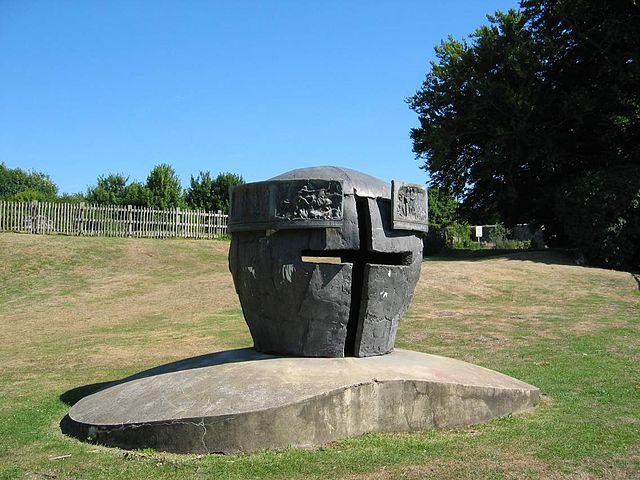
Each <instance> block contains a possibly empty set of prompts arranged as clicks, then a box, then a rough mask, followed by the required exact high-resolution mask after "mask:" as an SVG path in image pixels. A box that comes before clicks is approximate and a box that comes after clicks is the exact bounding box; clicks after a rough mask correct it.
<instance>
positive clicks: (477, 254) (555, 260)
mask: <svg viewBox="0 0 640 480" xmlns="http://www.w3.org/2000/svg"><path fill="white" fill-rule="evenodd" d="M497 258H503V259H506V260H519V261H529V262H536V263H544V264H546V265H574V266H575V265H577V263H576V260H575V252H573V251H570V250H559V249H545V250H497V249H487V250H447V251H446V252H442V253H439V254H438V255H431V256H427V257H425V260H426V261H430V260H435V261H439V262H456V261H465V262H476V261H482V260H487V259H497Z"/></svg>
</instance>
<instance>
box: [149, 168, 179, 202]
mask: <svg viewBox="0 0 640 480" xmlns="http://www.w3.org/2000/svg"><path fill="white" fill-rule="evenodd" d="M146 188H147V189H148V190H149V195H150V205H149V206H151V207H153V208H159V209H169V208H177V207H184V206H185V202H184V199H183V197H182V185H181V183H180V178H179V177H178V175H177V174H176V171H175V170H174V169H173V167H172V166H171V165H168V164H166V163H161V164H159V165H156V166H155V167H153V169H152V170H151V173H149V176H148V177H147V183H146Z"/></svg>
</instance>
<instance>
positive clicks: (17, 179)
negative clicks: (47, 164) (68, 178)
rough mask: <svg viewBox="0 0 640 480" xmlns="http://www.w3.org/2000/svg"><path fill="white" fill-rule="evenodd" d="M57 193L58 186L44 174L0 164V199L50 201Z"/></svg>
mask: <svg viewBox="0 0 640 480" xmlns="http://www.w3.org/2000/svg"><path fill="white" fill-rule="evenodd" d="M57 193H58V186H57V185H56V184H55V183H54V182H53V180H51V178H50V177H49V175H47V174H46V173H42V172H36V171H31V172H25V171H24V170H22V169H21V168H8V167H7V166H6V165H5V164H4V163H0V199H3V200H52V199H54V198H55V196H56V194H57Z"/></svg>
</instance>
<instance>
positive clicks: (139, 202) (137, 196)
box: [123, 182, 152, 207]
mask: <svg viewBox="0 0 640 480" xmlns="http://www.w3.org/2000/svg"><path fill="white" fill-rule="evenodd" d="M123 204H124V205H135V206H138V207H151V205H152V196H151V191H150V190H149V189H148V188H147V186H146V185H143V184H142V183H140V182H132V183H130V184H129V185H127V187H126V188H125V191H124V199H123Z"/></svg>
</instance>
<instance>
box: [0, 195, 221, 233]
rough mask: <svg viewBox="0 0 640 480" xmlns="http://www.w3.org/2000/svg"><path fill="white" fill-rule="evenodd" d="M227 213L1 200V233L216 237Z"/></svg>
mask: <svg viewBox="0 0 640 480" xmlns="http://www.w3.org/2000/svg"><path fill="white" fill-rule="evenodd" d="M227 218H228V216H227V215H225V214H223V213H222V212H204V211H199V210H180V209H179V208H175V209H171V210H154V209H151V208H144V207H134V206H131V205H124V206H123V205H91V204H86V203H52V202H36V201H33V202H5V201H0V232H3V231H4V232H24V233H36V234H62V235H88V236H107V237H144V238H170V237H179V238H215V237H219V236H221V235H225V234H226V233H227Z"/></svg>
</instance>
